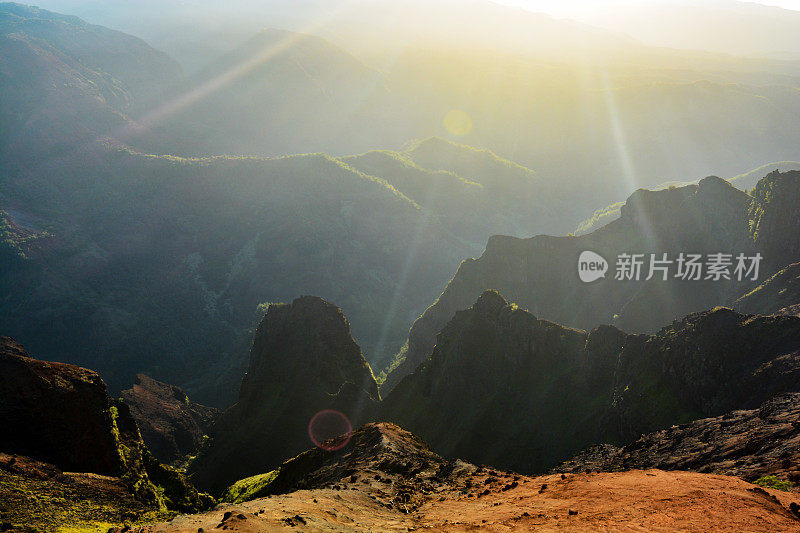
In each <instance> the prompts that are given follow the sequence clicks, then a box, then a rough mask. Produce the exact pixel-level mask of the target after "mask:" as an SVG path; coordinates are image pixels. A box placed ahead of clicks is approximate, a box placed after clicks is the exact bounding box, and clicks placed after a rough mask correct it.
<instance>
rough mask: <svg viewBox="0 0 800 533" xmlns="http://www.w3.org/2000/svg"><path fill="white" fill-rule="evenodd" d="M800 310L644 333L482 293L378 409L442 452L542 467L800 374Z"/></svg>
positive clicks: (754, 395) (717, 318)
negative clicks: (574, 322)
mask: <svg viewBox="0 0 800 533" xmlns="http://www.w3.org/2000/svg"><path fill="white" fill-rule="evenodd" d="M799 353H800V318H798V317H786V316H772V317H759V316H751V315H741V314H738V313H736V312H734V311H731V310H730V309H726V308H717V309H714V310H711V311H707V312H703V313H695V314H692V315H688V316H687V317H685V318H683V319H682V320H679V321H676V322H675V323H674V324H672V325H670V326H668V327H665V328H662V329H661V330H660V331H659V332H657V333H656V334H653V335H645V334H627V333H625V332H623V331H622V330H619V329H617V328H615V327H613V326H602V327H598V328H595V329H594V330H592V331H591V332H589V333H586V332H584V331H582V330H575V329H570V328H567V327H564V326H561V325H558V324H554V323H552V322H549V321H546V320H541V319H538V318H536V317H535V316H533V315H532V314H531V313H529V312H527V311H525V310H523V309H521V308H519V307H517V306H516V305H513V304H509V303H508V302H506V300H505V299H504V298H503V297H502V296H500V295H499V294H498V293H497V292H493V291H487V292H485V293H484V294H483V295H482V296H481V297H480V298H479V299H478V300H477V301H476V303H475V304H474V305H473V306H472V307H470V308H469V309H467V310H464V311H459V312H457V313H456V314H455V316H454V317H453V318H452V320H451V321H450V322H449V323H448V324H447V325H446V326H445V327H444V328H443V329H442V331H441V332H440V334H439V335H438V336H437V338H436V345H435V347H434V348H433V351H432V352H431V355H430V357H429V358H428V359H427V360H426V361H425V362H424V363H423V364H421V365H420V366H419V367H418V368H417V370H416V371H415V372H414V373H412V374H410V375H409V376H406V377H405V378H404V379H403V380H401V381H400V383H399V384H398V385H397V387H396V388H395V389H394V390H392V392H390V393H389V394H388V395H387V396H386V398H385V400H384V402H383V406H382V411H381V417H382V419H384V420H389V421H393V422H397V423H399V424H401V425H403V427H407V428H409V430H411V431H413V432H414V433H415V434H417V435H419V436H421V437H422V438H424V439H425V440H426V442H429V443H430V444H431V445H432V446H433V447H434V448H436V449H437V450H440V451H441V452H442V453H443V454H444V455H445V456H455V457H463V458H464V459H466V460H469V461H471V462H478V463H487V464H495V465H498V466H500V467H503V468H512V469H516V470H518V471H522V472H535V471H541V470H543V469H547V468H550V467H552V466H553V465H554V464H556V463H557V462H558V461H561V460H563V458H565V457H568V456H569V455H570V453H571V452H570V450H576V449H582V448H584V447H586V446H588V445H589V444H592V443H599V442H609V441H610V442H615V443H625V442H629V441H631V440H633V439H635V438H637V437H638V436H639V435H641V434H642V433H644V432H649V431H654V430H657V429H662V428H664V427H669V426H671V425H672V424H674V423H682V422H688V421H691V420H695V419H698V418H704V417H707V416H717V415H721V414H723V413H725V412H727V411H730V410H732V409H740V408H753V407H756V406H758V405H759V404H760V403H761V402H763V401H765V400H767V399H769V398H771V397H772V396H774V395H776V394H778V393H781V392H794V391H795V390H796V389H797V383H798V382H800V381H799V380H798V378H800V374H799V373H798V368H800V362H798V361H799V359H798V357H800V356H798V354H799Z"/></svg>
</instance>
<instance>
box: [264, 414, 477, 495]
mask: <svg viewBox="0 0 800 533" xmlns="http://www.w3.org/2000/svg"><path fill="white" fill-rule="evenodd" d="M340 445H341V446H340ZM330 448H331V449H332V450H333V451H329V450H323V449H320V448H312V449H310V450H307V451H305V452H303V453H301V454H300V455H298V456H297V457H295V458H293V459H290V460H288V461H286V462H285V463H283V464H282V465H281V466H280V467H279V468H278V471H277V475H276V476H275V478H274V479H273V480H272V481H271V482H270V483H269V484H267V485H265V486H264V487H263V488H262V489H261V490H260V491H258V492H254V493H252V494H251V495H250V497H249V498H248V499H255V498H262V497H264V496H270V495H274V494H288V493H290V492H294V491H297V490H313V489H324V488H332V487H334V486H336V485H341V486H342V487H345V486H348V485H351V486H355V485H356V483H357V482H358V480H359V479H361V480H362V483H363V480H364V479H365V478H371V479H376V480H381V482H382V483H383V484H385V485H387V486H389V487H391V486H393V485H394V486H398V485H403V484H412V483H416V484H419V483H420V482H421V481H422V480H423V479H424V478H426V477H431V478H436V479H437V481H438V482H440V483H441V482H444V481H445V479H447V478H448V477H449V476H450V475H451V474H452V473H453V471H454V470H462V471H463V470H465V469H471V470H474V469H475V467H474V466H472V465H468V464H467V463H463V462H461V461H456V462H450V461H447V460H445V459H442V458H441V457H440V456H438V455H437V454H436V453H434V452H433V451H432V450H431V449H430V447H429V446H428V445H427V444H425V442H423V441H422V440H421V439H420V438H418V437H415V436H414V435H412V434H411V433H409V432H408V431H405V430H403V429H402V428H400V427H399V426H397V425H395V424H388V423H373V424H366V425H364V426H362V427H360V428H358V429H357V430H355V431H354V432H353V433H352V434H350V435H347V436H343V437H340V438H338V439H333V440H332V441H330ZM334 448H335V449H334ZM423 472H427V476H426V475H424V474H423V475H421V474H422V473H423ZM409 496H410V495H409ZM384 497H385V496H384ZM392 499H393V498H391V497H389V498H388V502H391V501H392Z"/></svg>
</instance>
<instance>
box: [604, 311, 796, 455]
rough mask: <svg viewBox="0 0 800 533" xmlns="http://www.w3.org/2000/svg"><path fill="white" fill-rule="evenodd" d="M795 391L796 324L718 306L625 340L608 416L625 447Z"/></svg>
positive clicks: (780, 317) (783, 317) (774, 317)
mask: <svg viewBox="0 0 800 533" xmlns="http://www.w3.org/2000/svg"><path fill="white" fill-rule="evenodd" d="M797 390H800V318H798V317H788V316H765V317H761V316H752V315H742V314H739V313H737V312H735V311H732V310H730V309H727V308H724V307H720V308H716V309H713V310H711V311H706V312H703V313H694V314H692V315H689V316H687V317H685V318H683V319H681V320H677V321H675V322H674V323H673V324H672V325H670V326H667V327H665V328H663V329H662V330H660V331H659V332H658V333H656V334H655V335H651V336H645V335H639V336H631V337H629V338H628V339H627V341H626V343H625V346H624V347H623V349H622V351H621V352H620V354H619V358H618V361H617V367H616V370H615V373H614V392H613V399H612V406H611V407H612V409H611V416H612V419H613V423H615V424H616V431H617V432H618V434H619V435H620V437H621V438H622V440H623V441H628V440H631V439H634V438H636V437H638V436H639V435H641V434H642V433H644V432H649V431H654V430H657V429H661V428H664V427H669V426H670V425H672V424H675V423H684V422H688V421H690V420H694V419H697V418H703V417H707V416H716V415H721V414H723V413H725V412H728V411H731V410H734V409H742V408H750V409H752V408H755V407H757V406H758V405H760V404H761V403H762V402H764V401H766V400H768V399H769V398H772V397H773V396H775V395H776V394H779V393H782V392H794V391H797Z"/></svg>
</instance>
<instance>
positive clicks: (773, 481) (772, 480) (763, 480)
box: [753, 476, 795, 492]
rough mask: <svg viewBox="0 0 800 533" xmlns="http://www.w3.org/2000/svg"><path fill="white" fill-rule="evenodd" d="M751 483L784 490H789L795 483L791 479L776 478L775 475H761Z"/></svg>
mask: <svg viewBox="0 0 800 533" xmlns="http://www.w3.org/2000/svg"><path fill="white" fill-rule="evenodd" d="M753 485H758V486H759V487H764V488H766V489H775V490H782V491H784V492H791V491H792V489H793V488H794V486H795V484H794V483H792V482H791V481H784V480H782V479H778V477H777V476H761V477H760V478H758V479H757V480H755V481H753Z"/></svg>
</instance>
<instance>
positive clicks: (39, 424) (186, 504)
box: [0, 337, 213, 512]
mask: <svg viewBox="0 0 800 533" xmlns="http://www.w3.org/2000/svg"><path fill="white" fill-rule="evenodd" d="M0 426H2V428H3V431H2V433H0V452H4V453H6V454H14V455H23V456H29V457H32V458H33V459H35V460H38V461H44V462H46V463H52V464H53V465H54V466H55V467H58V468H60V469H63V470H68V471H71V472H88V473H92V474H101V475H106V476H112V477H115V478H120V479H121V481H122V483H123V484H124V485H125V486H126V487H127V488H128V490H129V491H130V492H131V493H132V494H133V495H134V496H135V497H136V498H137V499H138V500H140V501H142V502H144V503H146V504H148V505H150V506H153V507H155V508H164V509H166V508H169V509H175V510H179V511H184V512H187V511H197V510H200V509H204V508H206V507H208V506H209V505H210V504H211V503H212V502H213V501H212V500H211V499H210V498H209V497H207V496H206V495H202V494H199V493H198V492H197V491H196V490H195V489H194V487H192V486H191V485H190V484H189V483H188V482H187V481H186V480H185V479H184V477H183V476H182V475H181V474H179V473H178V472H177V471H175V470H173V469H170V468H168V467H165V466H163V465H161V464H160V463H159V462H158V461H157V460H156V459H155V458H154V457H153V456H152V455H151V454H150V452H149V451H148V450H147V447H146V446H145V445H144V443H143V442H142V438H141V436H140V434H139V430H138V428H137V427H136V422H135V421H134V420H133V417H131V414H130V411H129V410H128V407H127V406H126V405H125V404H124V403H121V402H119V401H116V400H114V399H112V398H110V397H109V396H108V393H107V391H106V386H105V383H103V381H102V380H101V379H100V377H99V376H98V375H97V373H95V372H93V371H91V370H87V369H85V368H81V367H77V366H74V365H68V364H63V363H52V362H48V361H40V360H37V359H33V358H30V357H28V356H27V353H25V351H24V349H23V348H22V347H21V346H20V345H19V344H18V343H16V342H14V341H13V340H11V339H9V338H8V337H0Z"/></svg>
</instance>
